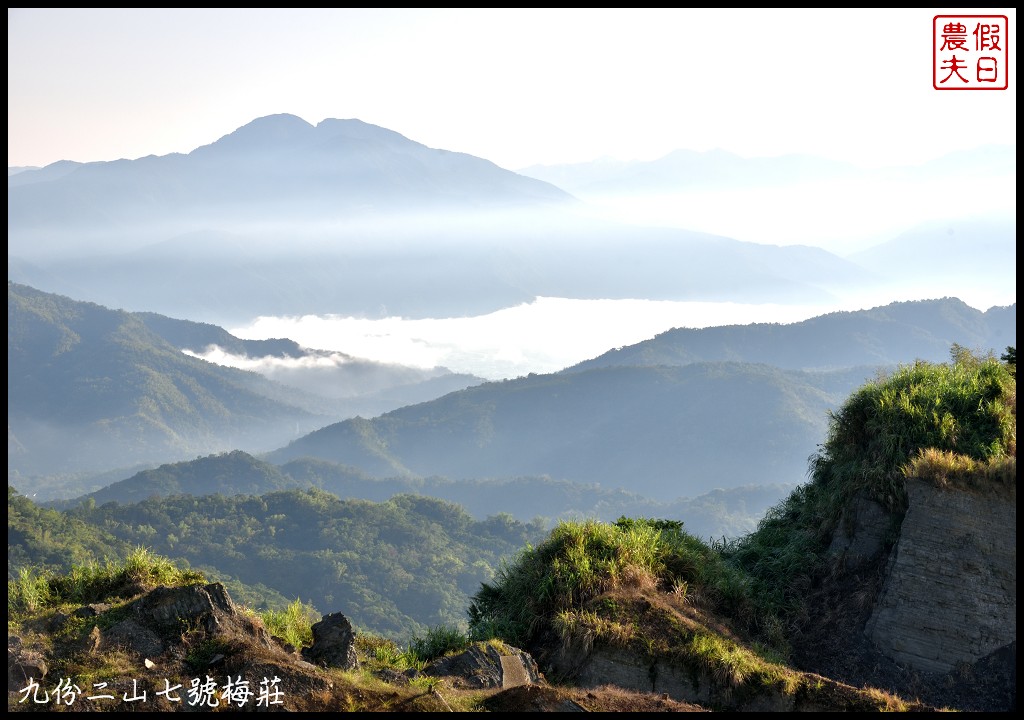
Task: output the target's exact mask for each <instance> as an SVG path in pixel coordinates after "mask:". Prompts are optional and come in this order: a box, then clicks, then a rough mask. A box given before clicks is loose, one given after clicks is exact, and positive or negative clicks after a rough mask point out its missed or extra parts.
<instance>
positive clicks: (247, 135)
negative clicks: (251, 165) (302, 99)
mask: <svg viewBox="0 0 1024 720" xmlns="http://www.w3.org/2000/svg"><path fill="white" fill-rule="evenodd" d="M314 130H315V128H314V127H313V126H312V125H310V124H309V123H308V122H306V121H305V120H303V119H302V118H300V117H298V116H297V115H290V114H288V113H279V114H277V115H265V116H264V117H260V118H256V119H255V120H253V121H252V122H250V123H247V124H245V125H243V126H242V127H240V128H238V129H237V130H235V131H234V132H231V133H228V134H227V135H225V136H224V137H222V138H220V139H219V140H217V141H216V142H214V143H211V144H210V145H204V146H202V147H200V148H197V149H196V150H195V151H193V152H197V153H198V152H204V151H209V150H212V149H214V148H216V149H217V150H228V151H231V152H247V151H251V150H255V149H266V148H271V147H284V146H289V145H294V144H296V143H299V142H303V141H306V140H308V139H309V138H310V136H312V134H313V132H314Z"/></svg>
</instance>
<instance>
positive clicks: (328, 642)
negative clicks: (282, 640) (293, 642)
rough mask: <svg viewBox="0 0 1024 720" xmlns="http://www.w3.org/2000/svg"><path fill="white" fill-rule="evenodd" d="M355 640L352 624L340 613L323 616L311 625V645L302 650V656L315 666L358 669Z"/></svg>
mask: <svg viewBox="0 0 1024 720" xmlns="http://www.w3.org/2000/svg"><path fill="white" fill-rule="evenodd" d="M355 639H356V633H355V630H353V629H352V623H350V622H349V620H348V618H347V617H345V616H344V615H343V614H342V613H340V612H336V613H331V614H330V615H324V617H323V619H322V620H321V621H320V622H318V623H316V624H315V625H313V645H312V646H311V647H308V648H303V650H302V655H303V657H304V658H306V660H308V661H309V662H311V663H314V664H316V665H323V666H328V667H340V668H343V669H345V670H352V669H354V668H357V667H359V660H358V658H356V649H355Z"/></svg>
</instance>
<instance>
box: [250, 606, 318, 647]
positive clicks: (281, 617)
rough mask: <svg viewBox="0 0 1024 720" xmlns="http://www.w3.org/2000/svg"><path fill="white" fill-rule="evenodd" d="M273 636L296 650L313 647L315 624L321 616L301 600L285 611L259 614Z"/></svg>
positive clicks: (270, 611)
mask: <svg viewBox="0 0 1024 720" xmlns="http://www.w3.org/2000/svg"><path fill="white" fill-rule="evenodd" d="M258 614H259V616H260V618H262V619H263V624H264V626H266V628H267V630H268V631H269V632H270V634H271V635H274V636H276V637H279V638H282V639H283V640H285V641H286V642H288V643H290V644H291V645H292V647H294V648H302V647H309V646H312V645H313V623H315V622H317V620H318V619H319V615H318V613H317V611H316V608H314V607H313V606H312V605H305V604H303V602H302V601H301V600H300V599H299V598H295V601H294V602H291V603H289V604H288V605H287V606H285V608H284V609H283V610H273V609H271V610H265V611H263V612H261V613H258Z"/></svg>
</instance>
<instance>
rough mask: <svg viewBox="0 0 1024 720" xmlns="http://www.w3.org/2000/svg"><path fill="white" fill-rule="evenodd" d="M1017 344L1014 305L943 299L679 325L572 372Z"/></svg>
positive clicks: (944, 352) (870, 360) (936, 354)
mask: <svg viewBox="0 0 1024 720" xmlns="http://www.w3.org/2000/svg"><path fill="white" fill-rule="evenodd" d="M1016 342H1017V306H1016V304H1014V305H1010V306H1008V307H993V308H990V309H989V310H987V311H985V312H982V311H981V310H976V309H974V308H972V307H970V306H969V305H967V304H966V303H964V302H963V301H961V300H958V299H957V298H943V299H941V300H918V301H912V302H896V303H891V304H889V305H885V306H883V307H876V308H871V309H869V310H857V311H849V312H835V313H828V314H826V315H821V316H819V317H815V318H811V319H809V320H804V321H802V322H797V323H792V324H788V325H781V324H778V323H755V324H751V325H725V326H721V327H709V328H703V329H694V328H673V329H672V330H667V331H665V332H663V333H660V334H659V335H657V336H656V337H654V338H651V339H650V340H644V341H643V342H640V343H637V344H636V345H630V346H628V347H623V348H618V349H616V350H609V351H608V352H606V353H604V354H603V355H600V356H598V357H596V358H594V359H592V360H586V361H584V362H582V363H579V364H578V365H575V366H573V367H572V368H569V369H567V370H566V372H574V371H580V370H591V369H594V368H599V367H610V366H615V365H640V366H647V365H686V364H689V363H694V362H706V361H720V360H731V361H736V362H757V363H767V364H769V365H775V366H777V367H781V368H791V369H813V368H818V369H824V368H839V367H849V366H850V365H895V364H898V363H907V362H913V361H914V360H928V361H932V362H942V361H945V360H947V359H948V358H949V351H950V347H951V346H952V345H953V343H957V344H959V345H962V346H964V347H966V348H968V349H972V350H973V349H979V350H981V351H983V352H984V351H989V350H992V351H995V352H996V354H997V355H998V354H999V352H1001V351H1002V350H1003V348H1005V347H1007V346H1010V345H1014V346H1015V345H1016Z"/></svg>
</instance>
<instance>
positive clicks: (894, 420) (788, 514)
mask: <svg viewBox="0 0 1024 720" xmlns="http://www.w3.org/2000/svg"><path fill="white" fill-rule="evenodd" d="M951 355H952V359H951V362H948V363H942V364H934V363H926V362H917V363H915V364H913V365H910V366H904V367H901V368H899V369H898V370H896V371H895V372H894V373H893V374H892V375H891V376H888V377H880V378H878V379H876V380H875V381H873V382H869V383H867V384H866V385H864V386H863V387H861V388H860V389H859V390H857V391H855V392H854V393H853V394H852V395H851V396H850V398H849V399H848V400H847V401H846V403H845V404H844V405H843V406H842V407H841V408H840V409H839V410H838V411H837V412H835V413H833V414H832V416H831V418H830V423H829V431H828V435H827V437H826V440H825V443H824V444H823V445H821V446H819V451H818V453H816V454H815V455H814V456H812V457H811V459H810V473H809V474H810V481H809V482H808V483H807V484H805V485H802V486H800V487H798V488H797V489H796V490H795V491H794V492H793V493H792V494H791V495H790V496H789V497H788V498H787V499H786V500H784V501H783V502H781V503H780V504H779V505H777V506H775V507H774V508H772V509H771V510H770V511H769V512H768V513H767V514H766V516H765V517H764V519H762V521H761V522H760V524H759V525H758V528H757V530H756V531H755V532H753V533H751V534H750V535H748V536H746V537H744V538H741V539H739V540H737V541H734V542H733V543H730V544H728V545H727V546H724V547H723V554H724V555H725V557H726V559H727V560H728V561H729V562H730V563H732V564H734V565H735V566H736V567H738V568H740V569H742V570H743V571H744V572H746V573H748V574H749V577H750V581H751V583H752V590H753V597H754V598H755V599H756V602H757V605H758V607H759V613H758V614H756V615H755V616H754V617H755V619H756V620H757V621H759V622H763V623H765V624H767V625H772V624H775V623H777V621H778V620H779V619H781V620H782V621H783V622H784V623H790V622H796V621H798V620H799V618H800V615H801V613H802V612H803V610H804V599H805V598H806V595H807V591H808V590H809V589H810V587H811V585H812V582H813V579H814V577H815V576H816V575H818V574H820V573H821V572H823V570H824V566H825V551H826V550H827V548H828V545H829V542H830V541H831V537H832V534H833V532H834V530H835V528H836V527H837V525H838V522H839V518H840V515H841V513H842V510H843V508H844V507H846V506H847V505H848V503H849V502H850V501H851V499H852V498H853V497H854V496H855V495H858V494H862V495H865V496H867V497H869V498H871V499H873V500H875V501H877V502H879V503H881V504H882V505H883V506H884V507H886V508H888V509H889V510H890V511H891V512H892V514H893V516H894V518H896V520H897V521H898V520H899V519H900V518H902V515H903V514H904V513H905V511H906V503H907V499H906V489H905V484H904V483H905V478H906V475H907V473H908V472H911V471H913V468H915V467H920V468H925V467H926V466H927V465H928V463H929V462H931V466H932V468H934V466H935V465H936V463H937V460H936V458H939V457H942V458H947V460H946V462H947V464H948V465H949V466H951V467H952V468H953V474H954V476H955V477H956V478H957V482H961V483H962V482H966V480H965V477H966V475H965V473H964V469H965V468H966V467H968V466H970V467H978V466H986V467H991V468H993V470H992V471H991V472H992V474H994V475H996V476H998V477H999V478H1001V479H1002V480H1001V481H1003V482H1007V481H1009V482H1013V483H1015V482H1016V461H1015V460H1013V461H1006V458H1015V457H1016V452H1017V419H1016V381H1015V378H1014V375H1013V373H1012V372H1011V371H1010V367H1009V365H1007V364H1004V363H1000V362H999V361H998V360H997V359H995V358H994V357H978V356H975V355H973V354H971V353H970V352H968V351H966V350H964V349H963V348H961V347H959V346H954V347H953V350H952V352H951ZM954 456H955V457H956V458H958V460H957V462H956V463H954V462H953V461H952V460H950V459H949V458H952V457H954ZM920 458H924V459H920ZM915 463H917V465H916V466H915ZM1008 468H1012V471H1013V479H1012V480H1007V477H1008V473H1009V470H1008Z"/></svg>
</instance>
